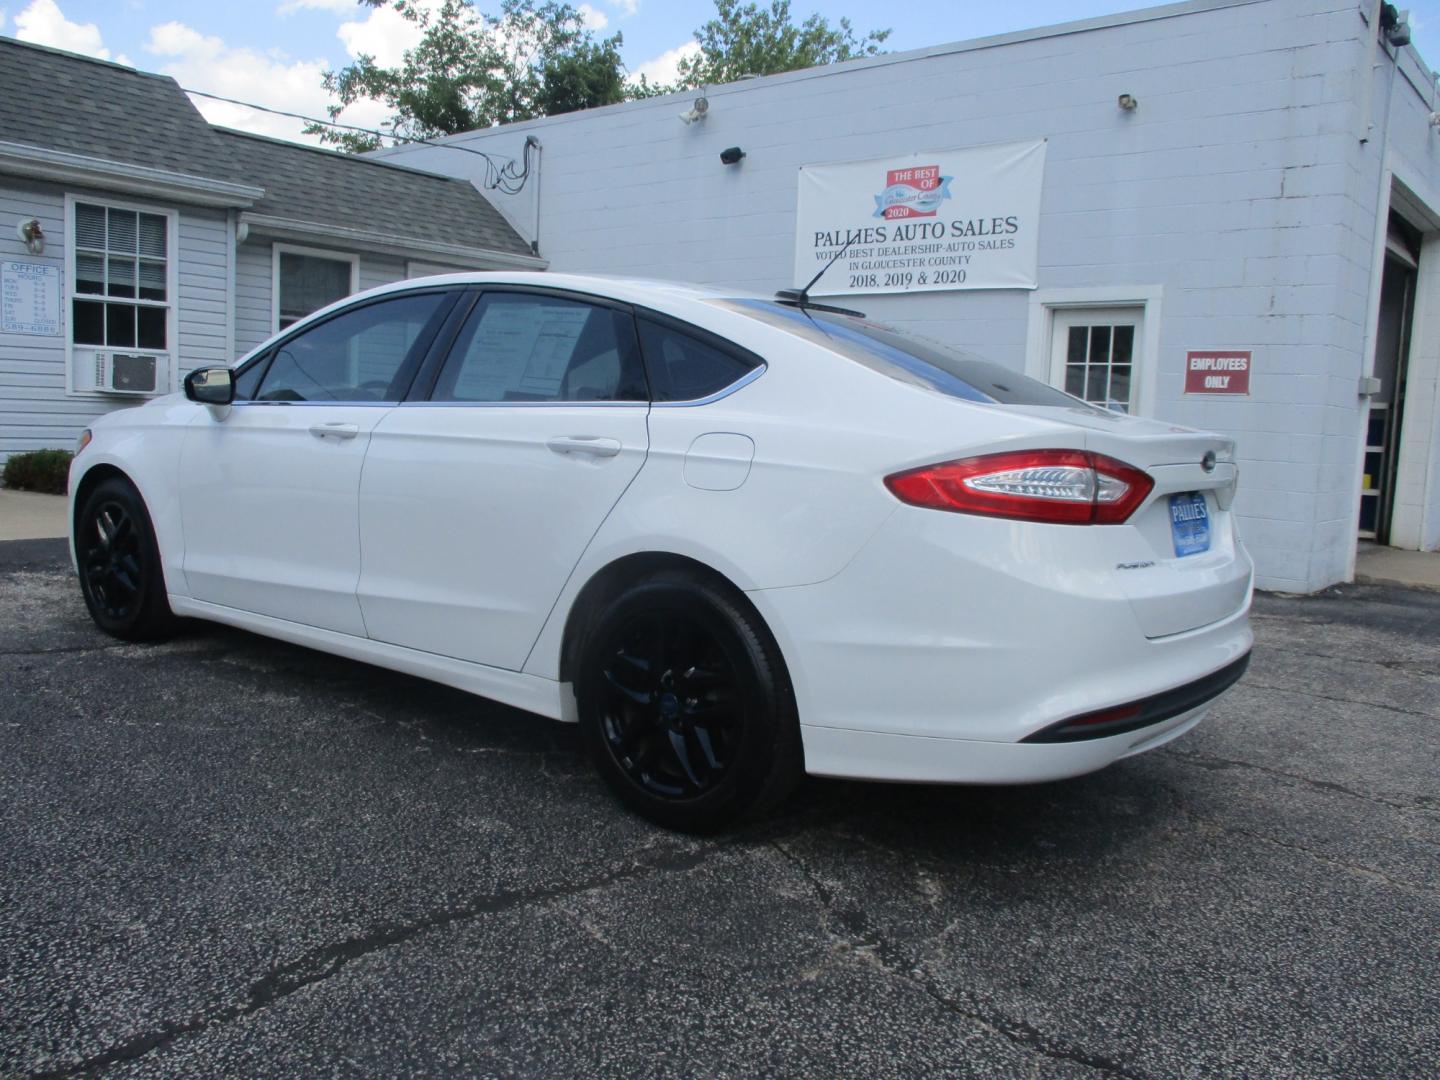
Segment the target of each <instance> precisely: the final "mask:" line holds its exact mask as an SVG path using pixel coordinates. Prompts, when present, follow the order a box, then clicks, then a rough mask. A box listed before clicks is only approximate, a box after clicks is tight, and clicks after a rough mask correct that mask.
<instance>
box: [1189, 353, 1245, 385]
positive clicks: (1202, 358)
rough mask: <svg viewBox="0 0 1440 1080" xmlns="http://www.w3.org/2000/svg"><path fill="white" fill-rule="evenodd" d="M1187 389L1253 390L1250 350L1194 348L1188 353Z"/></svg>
mask: <svg viewBox="0 0 1440 1080" xmlns="http://www.w3.org/2000/svg"><path fill="white" fill-rule="evenodd" d="M1185 393H1187V394H1248V393H1250V350H1248V349H1244V350H1240V349H1218V350H1217V349H1211V350H1209V351H1196V350H1192V351H1190V352H1187V353H1186V354H1185Z"/></svg>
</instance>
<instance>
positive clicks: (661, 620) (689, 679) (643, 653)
mask: <svg viewBox="0 0 1440 1080" xmlns="http://www.w3.org/2000/svg"><path fill="white" fill-rule="evenodd" d="M576 696H577V701H578V704H579V712H580V724H581V728H582V731H583V733H584V737H585V742H586V744H587V746H588V748H589V750H590V754H591V757H592V758H593V759H594V761H595V764H596V766H597V768H598V769H599V771H600V774H601V775H602V776H603V777H604V778H605V780H606V781H607V782H608V783H609V785H610V786H611V788H612V789H613V790H614V791H615V793H616V794H617V795H618V796H619V797H620V798H621V799H622V800H623V801H624V802H625V803H626V804H627V805H628V806H630V807H631V808H632V809H634V810H636V811H637V812H638V813H640V814H642V815H643V816H645V817H647V818H649V819H650V820H652V821H654V822H656V823H658V824H661V825H664V826H666V827H669V828H675V829H684V830H687V831H695V832H700V831H707V830H712V829H716V828H719V827H721V826H724V825H726V824H729V823H732V822H734V821H736V820H737V819H739V818H742V817H744V816H746V815H748V814H752V813H756V812H758V811H760V810H763V809H766V808H768V807H771V806H773V805H775V804H777V803H778V802H779V801H780V800H781V799H783V798H784V797H785V796H786V795H788V794H789V793H790V791H791V790H792V789H793V788H794V786H795V784H796V783H797V782H798V781H799V779H800V777H801V775H802V773H803V762H802V758H801V749H800V731H799V726H798V722H797V720H796V716H795V704H794V695H793V693H792V692H791V689H790V683H789V679H788V677H787V675H786V673H785V666H784V663H783V662H782V661H781V658H780V651H779V648H778V647H777V646H776V644H775V641H774V639H773V637H771V635H770V632H769V631H768V630H767V629H766V627H765V625H764V623H763V622H762V621H761V620H760V618H759V617H758V616H757V615H756V614H755V613H754V611H753V610H752V609H751V608H750V607H749V605H748V604H745V603H744V601H743V600H741V599H740V598H739V597H737V596H734V595H731V593H730V592H729V591H728V590H726V589H724V588H722V587H719V586H716V585H713V584H711V583H709V582H705V581H701V580H699V579H698V578H695V577H690V576H687V575H683V574H676V573H668V572H667V573H665V574H663V575H657V576H656V577H653V578H650V579H648V580H646V581H643V582H641V583H639V584H637V585H634V586H632V587H631V588H629V589H628V590H626V591H625V592H624V593H622V594H621V595H620V596H619V597H618V598H617V599H616V600H615V601H614V603H612V604H611V606H610V607H609V609H608V610H606V611H605V612H604V613H603V614H602V615H601V616H600V618H599V620H598V621H597V622H596V624H595V625H594V627H593V628H592V629H591V631H590V633H589V635H588V637H587V640H586V644H585V646H584V649H583V652H582V656H581V660H580V665H579V670H578V671H577V678H576Z"/></svg>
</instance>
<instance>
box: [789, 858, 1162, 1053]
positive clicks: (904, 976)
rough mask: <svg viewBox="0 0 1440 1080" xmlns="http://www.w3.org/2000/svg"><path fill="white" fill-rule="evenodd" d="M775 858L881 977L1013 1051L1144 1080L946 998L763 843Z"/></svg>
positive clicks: (801, 864)
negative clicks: (789, 869)
mask: <svg viewBox="0 0 1440 1080" xmlns="http://www.w3.org/2000/svg"><path fill="white" fill-rule="evenodd" d="M768 843H769V845H770V846H771V847H772V848H774V849H775V850H776V851H777V852H779V853H780V856H781V857H782V858H784V859H785V861H786V862H788V863H789V864H790V865H791V866H793V867H794V868H795V870H796V872H797V873H799V874H800V876H801V877H803V878H804V879H805V881H806V883H807V884H808V885H809V886H810V889H811V891H813V892H814V893H815V896H816V899H818V900H819V902H820V907H821V910H822V914H821V922H822V924H824V926H825V928H826V933H827V934H828V935H829V936H830V937H831V938H832V939H833V940H834V941H835V942H836V943H837V944H838V945H839V946H841V948H842V949H843V951H844V952H846V953H850V954H852V955H855V956H857V957H859V958H861V959H862V960H864V961H866V962H869V963H870V964H871V965H872V966H873V967H874V968H876V969H877V970H878V971H879V972H880V973H881V974H883V975H885V976H886V977H888V978H891V979H894V980H896V981H898V982H901V983H904V984H905V985H907V986H909V987H910V988H912V989H914V990H918V991H919V992H920V993H922V994H924V995H925V996H927V997H928V998H930V999H931V1000H932V1001H934V1002H935V1003H936V1004H937V1005H939V1006H940V1007H941V1008H943V1009H945V1010H946V1011H947V1012H951V1013H954V1014H955V1015H956V1016H960V1017H963V1018H965V1019H967V1020H969V1021H971V1022H972V1023H975V1024H978V1025H979V1026H980V1027H981V1028H982V1029H984V1030H985V1031H988V1032H990V1033H991V1034H994V1035H998V1036H1000V1037H1001V1038H1003V1039H1005V1040H1007V1041H1008V1042H1009V1043H1011V1044H1012V1045H1013V1046H1016V1047H1017V1048H1019V1049H1021V1050H1026V1051H1029V1052H1030V1053H1034V1054H1039V1055H1041V1056H1042V1057H1046V1058H1050V1059H1051V1060H1053V1061H1063V1062H1066V1063H1068V1064H1071V1065H1080V1066H1082V1067H1084V1068H1087V1069H1094V1070H1096V1071H1097V1072H1102V1073H1105V1074H1107V1075H1110V1076H1120V1077H1125V1078H1127V1080H1148V1077H1149V1074H1147V1073H1143V1072H1139V1071H1136V1070H1134V1069H1132V1068H1130V1067H1128V1066H1126V1065H1124V1064H1122V1063H1120V1062H1118V1061H1116V1060H1114V1059H1113V1058H1109V1057H1106V1056H1104V1055H1103V1054H1095V1053H1090V1052H1089V1051H1086V1050H1082V1049H1080V1048H1078V1047H1073V1046H1066V1045H1062V1044H1060V1043H1058V1042H1056V1041H1055V1040H1054V1039H1053V1038H1051V1037H1050V1036H1048V1035H1046V1034H1045V1033H1044V1032H1042V1031H1041V1030H1040V1029H1039V1028H1037V1027H1035V1026H1034V1025H1032V1024H1029V1023H1026V1022H1025V1021H1024V1020H1017V1019H1015V1018H1014V1017H1011V1016H1006V1015H1004V1014H1003V1013H1000V1012H998V1011H996V1010H994V1009H990V1008H982V1007H981V1006H980V1005H979V1004H978V1003H975V1004H967V1003H965V1002H962V1001H960V1000H958V999H957V998H955V997H954V996H952V995H950V994H948V993H946V992H945V991H944V990H943V989H941V987H940V986H939V985H938V984H937V983H936V982H935V981H934V980H933V979H930V978H928V977H927V976H926V975H925V974H924V970H923V969H922V968H921V967H920V966H919V965H918V964H915V963H913V962H911V961H910V960H908V959H907V958H906V957H905V956H903V955H902V954H901V952H900V950H899V949H898V947H896V946H894V945H892V944H890V943H889V942H887V941H886V940H885V939H884V938H883V937H882V936H881V935H880V934H879V933H878V932H877V931H876V930H875V928H874V927H872V926H870V925H868V923H867V920H866V919H865V916H864V915H863V914H862V913H861V912H860V911H858V910H855V909H846V908H843V907H841V906H840V904H839V903H838V902H837V899H836V895H835V890H834V889H832V888H831V887H830V886H828V885H826V884H825V882H824V881H823V880H821V878H820V877H819V876H818V875H816V874H815V873H814V872H813V871H812V870H811V869H810V868H809V867H808V866H806V865H805V861H804V860H803V859H801V858H800V857H799V856H798V855H796V854H795V853H794V852H793V851H791V850H790V849H789V848H787V847H786V846H785V845H784V844H783V843H781V842H780V841H779V840H778V839H771V840H770V841H768ZM835 924H838V925H839V926H840V927H841V928H842V929H843V930H844V931H845V932H844V933H837V932H836V931H835V929H834V928H833V927H834V925H835Z"/></svg>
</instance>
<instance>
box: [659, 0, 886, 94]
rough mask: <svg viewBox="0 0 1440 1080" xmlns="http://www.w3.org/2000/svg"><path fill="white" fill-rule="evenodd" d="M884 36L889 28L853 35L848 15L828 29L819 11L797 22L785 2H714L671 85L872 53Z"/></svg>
mask: <svg viewBox="0 0 1440 1080" xmlns="http://www.w3.org/2000/svg"><path fill="white" fill-rule="evenodd" d="M889 36H890V31H889V30H872V31H871V32H870V33H868V34H866V35H865V36H864V37H862V38H857V37H856V36H855V31H854V30H853V29H852V28H851V26H850V20H849V19H841V20H840V22H839V25H837V26H834V27H832V26H831V25H830V24H829V22H827V21H826V20H825V19H823V18H821V17H820V16H819V15H811V16H810V17H809V18H808V19H806V20H805V21H804V22H803V23H801V24H800V25H799V26H796V25H795V23H794V21H793V20H792V19H791V17H790V0H771V4H770V7H769V9H768V10H766V9H765V8H762V7H760V6H759V5H757V4H753V3H751V4H745V5H743V6H742V5H741V4H740V2H739V0H715V18H713V19H711V20H710V21H709V22H707V23H706V24H705V25H704V26H702V27H700V29H699V30H696V31H695V40H696V41H698V42H699V43H700V52H699V54H698V55H696V56H694V57H692V58H687V59H685V60H682V61H680V65H679V71H680V77H679V80H678V85H677V86H676V87H675V89H682V90H683V89H691V88H694V87H698V86H709V85H714V84H716V83H725V82H733V81H734V80H736V79H739V78H742V77H743V76H746V75H775V74H777V73H779V72H782V71H798V70H799V69H801V68H808V67H816V66H818V65H820V64H835V63H839V62H840V61H841V60H854V59H856V58H857V57H861V56H874V55H875V54H876V53H878V52H879V51H880V46H881V45H882V44H883V43H884V42H885V39H886V38H888V37H889Z"/></svg>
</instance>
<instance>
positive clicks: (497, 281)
mask: <svg viewBox="0 0 1440 1080" xmlns="http://www.w3.org/2000/svg"><path fill="white" fill-rule="evenodd" d="M425 285H532V286H536V287H539V288H546V289H561V290H568V291H570V292H579V293H590V294H592V295H594V296H602V297H607V298H609V299H612V300H624V301H628V302H631V303H639V304H643V303H647V302H652V303H653V302H656V301H660V302H664V301H667V300H669V301H676V300H679V301H686V300H692V301H694V300H717V299H728V298H733V297H739V296H756V295H757V294H752V293H748V292H747V291H746V290H743V289H722V288H717V287H715V286H713V285H697V284H692V283H689V282H683V281H662V280H659V279H658V278H638V277H623V276H619V275H610V274H563V273H552V272H550V271H543V272H526V271H503V270H493V271H492V270H487V271H478V270H476V271H466V272H463V273H455V274H437V275H434V276H431V277H423V278H406V279H404V280H403V281H394V282H390V283H389V284H387V285H381V286H379V287H377V288H374V289H369V290H367V291H366V292H363V293H356V294H354V295H353V296H347V297H345V299H344V300H343V301H341V302H342V303H345V302H348V301H352V300H354V299H357V298H358V297H361V296H380V295H383V294H385V293H387V292H398V291H401V290H404V289H413V288H417V287H420V286H425ZM757 298H758V296H757Z"/></svg>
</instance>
